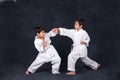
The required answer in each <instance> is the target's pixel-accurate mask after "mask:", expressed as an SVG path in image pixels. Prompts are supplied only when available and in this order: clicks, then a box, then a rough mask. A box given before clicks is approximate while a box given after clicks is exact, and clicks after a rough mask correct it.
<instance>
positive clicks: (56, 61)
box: [51, 47, 61, 74]
mask: <svg viewBox="0 0 120 80" xmlns="http://www.w3.org/2000/svg"><path fill="white" fill-rule="evenodd" d="M51 55H52V56H51V64H52V73H53V74H60V72H59V67H60V64H61V58H60V56H59V55H58V53H57V51H56V50H55V48H54V47H52V50H51Z"/></svg>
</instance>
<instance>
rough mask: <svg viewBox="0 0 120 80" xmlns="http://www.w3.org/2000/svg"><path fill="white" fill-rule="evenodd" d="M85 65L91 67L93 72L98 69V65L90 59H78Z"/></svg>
mask: <svg viewBox="0 0 120 80" xmlns="http://www.w3.org/2000/svg"><path fill="white" fill-rule="evenodd" d="M80 59H81V60H82V61H83V62H84V63H85V64H86V65H88V66H89V67H91V68H92V69H94V70H97V69H98V68H99V67H100V64H98V63H97V62H95V61H93V60H92V59H90V58H88V57H82V58H80Z"/></svg>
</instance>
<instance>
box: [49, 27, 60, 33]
mask: <svg viewBox="0 0 120 80" xmlns="http://www.w3.org/2000/svg"><path fill="white" fill-rule="evenodd" d="M58 30H59V28H53V29H52V30H51V31H52V32H55V33H58Z"/></svg>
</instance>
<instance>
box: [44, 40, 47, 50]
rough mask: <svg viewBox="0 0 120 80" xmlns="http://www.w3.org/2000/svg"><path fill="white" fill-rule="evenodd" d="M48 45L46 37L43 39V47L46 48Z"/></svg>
mask: <svg viewBox="0 0 120 80" xmlns="http://www.w3.org/2000/svg"><path fill="white" fill-rule="evenodd" d="M46 46H47V41H45V39H43V47H44V48H45V47H46Z"/></svg>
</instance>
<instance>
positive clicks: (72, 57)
mask: <svg viewBox="0 0 120 80" xmlns="http://www.w3.org/2000/svg"><path fill="white" fill-rule="evenodd" d="M75 53H76V52H75V51H72V52H71V53H70V54H69V56H68V71H70V72H68V73H67V74H68V75H74V74H76V72H75V64H76V61H77V60H78V59H79V58H80V56H79V54H75Z"/></svg>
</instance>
